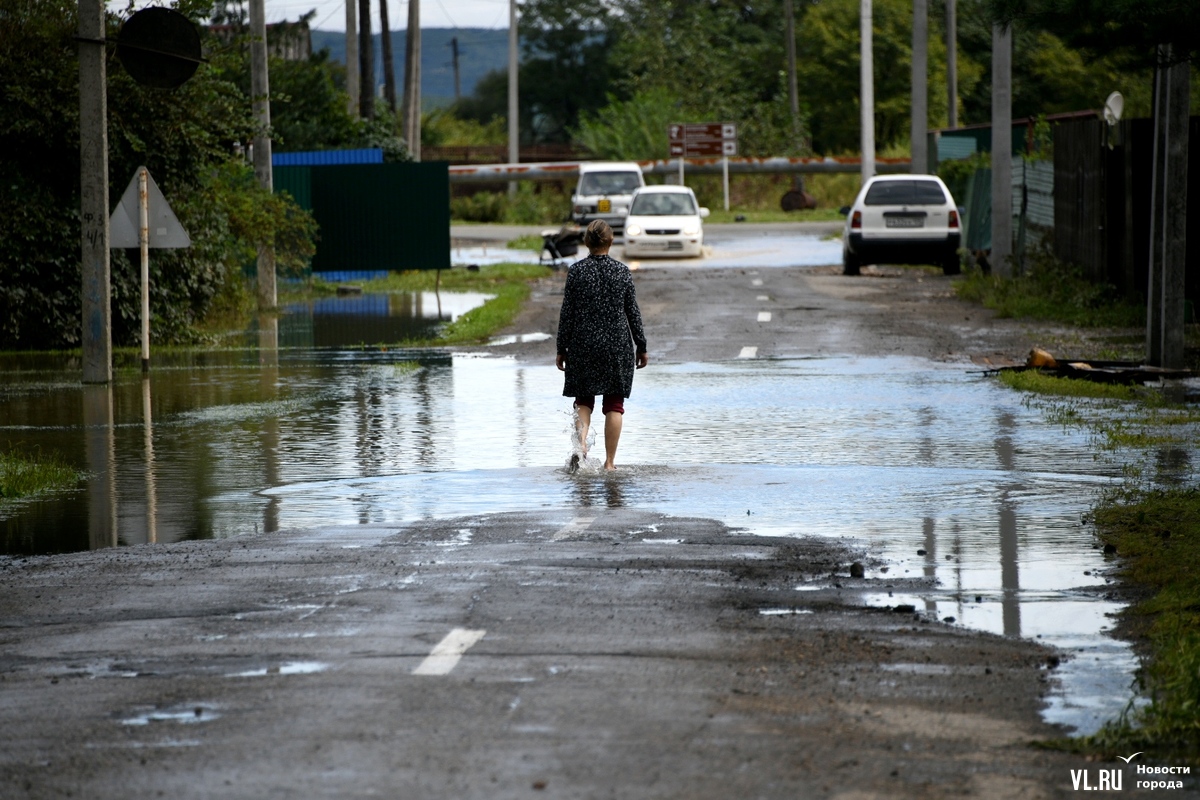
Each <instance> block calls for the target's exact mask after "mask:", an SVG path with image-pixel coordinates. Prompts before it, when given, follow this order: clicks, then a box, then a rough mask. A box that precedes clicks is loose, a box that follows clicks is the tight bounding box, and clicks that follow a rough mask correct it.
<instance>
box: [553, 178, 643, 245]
mask: <svg viewBox="0 0 1200 800" xmlns="http://www.w3.org/2000/svg"><path fill="white" fill-rule="evenodd" d="M645 185H646V182H645V181H644V180H643V179H642V168H641V167H639V166H638V164H637V162H635V161H597V162H594V163H590V164H580V165H579V183H578V184H577V185H576V187H575V192H574V193H573V194H572V195H571V219H573V220H574V221H575V222H576V223H578V224H580V225H587V224H588V223H589V222H591V221H592V220H594V219H602V220H604V221H605V222H607V223H608V224H609V226H611V227H612V229H613V232H614V233H616V234H617V235H620V234H623V233H624V232H625V217H626V216H627V215H628V214H629V204H630V202H631V201H632V200H633V193H634V192H635V191H636V190H638V189H640V188H641V187H643V186H645Z"/></svg>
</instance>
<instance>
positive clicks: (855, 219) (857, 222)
mask: <svg viewBox="0 0 1200 800" xmlns="http://www.w3.org/2000/svg"><path fill="white" fill-rule="evenodd" d="M850 227H851V228H861V227H862V212H861V211H855V212H854V214H853V216H851V217H850Z"/></svg>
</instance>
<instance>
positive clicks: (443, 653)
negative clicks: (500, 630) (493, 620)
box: [412, 628, 487, 675]
mask: <svg viewBox="0 0 1200 800" xmlns="http://www.w3.org/2000/svg"><path fill="white" fill-rule="evenodd" d="M486 633H487V631H470V630H467V629H466V628H455V629H454V630H452V631H450V632H449V633H447V634H446V638H444V639H442V640H441V641H440V642H438V644H437V647H435V648H433V652H432V653H430V654H429V655H427V656H425V660H424V661H422V662H421V663H420V665H419V666H418V667H417V668H416V669H414V670H413V671H412V674H413V675H449V674H450V670H452V669H454V667H455V665H457V664H458V660H459V659H460V658H462V656H463V653H465V652H467V651H468V650H470V649H471V645H473V644H475V643H476V642H478V641H479V640H480V639H482V638H483V636H484V634H486Z"/></svg>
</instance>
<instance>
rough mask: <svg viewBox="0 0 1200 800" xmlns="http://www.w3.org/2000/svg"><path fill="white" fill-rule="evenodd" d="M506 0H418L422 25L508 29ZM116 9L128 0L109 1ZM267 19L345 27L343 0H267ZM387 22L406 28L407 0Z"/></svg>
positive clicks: (391, 0) (392, 5)
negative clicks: (305, 17)
mask: <svg viewBox="0 0 1200 800" xmlns="http://www.w3.org/2000/svg"><path fill="white" fill-rule="evenodd" d="M508 2H509V0H421V27H422V28H507V27H508ZM150 5H162V2H161V0H136V2H135V3H134V6H135V7H136V8H142V7H144V6H150ZM108 6H109V8H110V9H111V10H113V11H119V10H122V9H124V8H126V7H127V6H128V0H109V3H108ZM266 8H267V22H285V21H288V20H296V19H299V18H300V16H301V15H302V14H307V13H308V12H309V11H312V10H313V9H314V8H315V9H316V10H317V15H316V16H315V17H314V18H313V27H314V28H318V29H320V30H323V31H344V30H346V3H345V0H266ZM371 10H372V14H371V18H372V20H373V23H372V26H371V27H372V30H374V31H375V32H378V31H379V0H371ZM388 22H389V23H390V24H391V26H392V28H393V29H395V30H398V29H401V28H406V27H408V2H407V0H388Z"/></svg>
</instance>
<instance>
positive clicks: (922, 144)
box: [909, 0, 929, 173]
mask: <svg viewBox="0 0 1200 800" xmlns="http://www.w3.org/2000/svg"><path fill="white" fill-rule="evenodd" d="M928 64H929V5H928V0H913V26H912V114H911V117H912V120H911V127H910V135H909V138H910V139H911V140H912V165H911V166H910V167H909V169H910V170H911V171H912V172H913V173H925V172H929V67H928Z"/></svg>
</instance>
